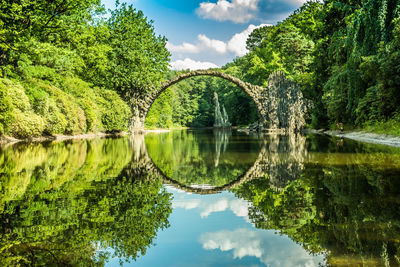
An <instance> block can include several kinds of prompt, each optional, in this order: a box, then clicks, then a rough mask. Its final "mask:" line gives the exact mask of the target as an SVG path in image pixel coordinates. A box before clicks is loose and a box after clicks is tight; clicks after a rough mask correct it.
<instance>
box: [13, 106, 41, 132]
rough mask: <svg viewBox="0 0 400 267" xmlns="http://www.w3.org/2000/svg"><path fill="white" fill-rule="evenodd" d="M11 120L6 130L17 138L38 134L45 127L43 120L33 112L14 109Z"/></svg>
mask: <svg viewBox="0 0 400 267" xmlns="http://www.w3.org/2000/svg"><path fill="white" fill-rule="evenodd" d="M13 118H14V120H13V122H12V123H11V124H10V125H9V126H8V132H9V133H10V134H11V135H12V136H14V137H17V138H27V137H34V136H40V135H42V133H43V130H44V128H45V121H44V119H43V118H42V117H40V116H39V115H36V114H34V113H32V112H31V113H27V112H21V111H20V110H18V109H16V110H15V111H14V113H13Z"/></svg>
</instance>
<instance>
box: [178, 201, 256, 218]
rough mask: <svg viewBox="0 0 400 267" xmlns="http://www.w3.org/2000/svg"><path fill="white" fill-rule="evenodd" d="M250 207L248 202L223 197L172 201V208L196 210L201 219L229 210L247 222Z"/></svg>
mask: <svg viewBox="0 0 400 267" xmlns="http://www.w3.org/2000/svg"><path fill="white" fill-rule="evenodd" d="M250 205H251V204H250V203H249V202H248V201H246V200H242V199H236V198H234V197H232V198H229V197H223V198H220V199H218V200H215V199H209V200H208V201H207V199H202V200H200V199H174V200H173V201H172V207H173V208H184V209H186V210H191V209H198V210H199V211H200V217H201V218H207V217H208V216H209V215H210V214H212V213H215V212H222V211H225V210H228V209H230V210H231V211H232V212H233V213H234V214H235V215H236V216H238V217H245V218H246V221H249V219H248V217H247V216H248V213H249V212H248V210H249V207H250Z"/></svg>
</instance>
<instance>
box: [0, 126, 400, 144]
mask: <svg viewBox="0 0 400 267" xmlns="http://www.w3.org/2000/svg"><path fill="white" fill-rule="evenodd" d="M181 129H183V128H181ZM184 129H186V130H187V129H190V128H184ZM171 130H173V129H146V130H141V131H140V132H139V131H138V132H139V133H140V134H147V133H165V132H170V131H171ZM235 130H237V131H242V132H247V131H246V130H248V129H241V128H239V129H235ZM249 132H250V131H249ZM134 133H135V132H133V133H132V134H134ZM136 133H137V132H136ZM304 133H306V134H307V133H313V134H325V135H329V136H335V137H339V138H347V139H351V140H355V141H359V142H365V143H370V144H380V145H387V146H392V147H400V137H397V136H393V135H386V134H377V133H370V132H364V131H348V132H340V131H332V130H328V131H324V130H316V129H306V130H305V131H304ZM129 134H131V133H129V132H118V133H104V132H99V133H87V134H77V135H61V134H60V135H50V136H39V137H31V138H24V139H18V138H14V137H11V136H0V147H1V146H6V145H14V144H17V143H41V142H57V141H58V142H62V141H67V140H87V139H94V138H107V137H121V136H127V135H129Z"/></svg>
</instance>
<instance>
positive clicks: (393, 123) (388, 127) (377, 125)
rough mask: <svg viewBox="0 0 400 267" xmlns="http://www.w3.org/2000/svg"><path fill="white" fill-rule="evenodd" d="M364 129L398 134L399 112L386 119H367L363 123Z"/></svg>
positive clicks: (379, 132)
mask: <svg viewBox="0 0 400 267" xmlns="http://www.w3.org/2000/svg"><path fill="white" fill-rule="evenodd" d="M363 130H364V131H367V132H372V133H378V134H389V135H395V136H400V114H398V115H396V116H394V117H393V118H392V119H389V120H386V121H369V122H366V123H365V124H364V127H363Z"/></svg>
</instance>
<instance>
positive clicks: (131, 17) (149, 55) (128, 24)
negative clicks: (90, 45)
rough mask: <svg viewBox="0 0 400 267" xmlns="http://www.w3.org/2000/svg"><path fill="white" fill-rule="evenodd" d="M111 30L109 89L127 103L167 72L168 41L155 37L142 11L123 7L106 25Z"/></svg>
mask: <svg viewBox="0 0 400 267" xmlns="http://www.w3.org/2000/svg"><path fill="white" fill-rule="evenodd" d="M106 25H107V27H108V28H109V30H110V39H109V46H110V47H111V49H112V50H111V51H110V52H109V62H108V64H109V71H108V77H107V81H108V84H107V87H108V88H114V89H115V90H116V91H117V92H119V93H120V94H121V95H123V96H124V97H125V99H126V100H128V101H133V99H132V97H134V96H135V94H139V95H140V94H143V93H145V92H148V91H150V90H151V87H152V86H157V85H158V83H159V82H160V81H161V79H162V78H163V76H164V72H165V71H166V70H167V68H168V62H169V56H170V53H169V52H168V50H167V49H166V48H165V45H166V38H165V37H161V36H158V37H157V36H155V34H154V28H153V26H152V25H151V22H150V23H149V22H148V21H147V18H146V17H145V16H144V15H143V12H142V11H136V10H135V9H134V8H133V7H132V6H131V5H129V6H127V5H126V4H121V5H120V6H118V7H117V9H115V10H113V11H112V12H111V17H110V19H108V20H107V22H106Z"/></svg>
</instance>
